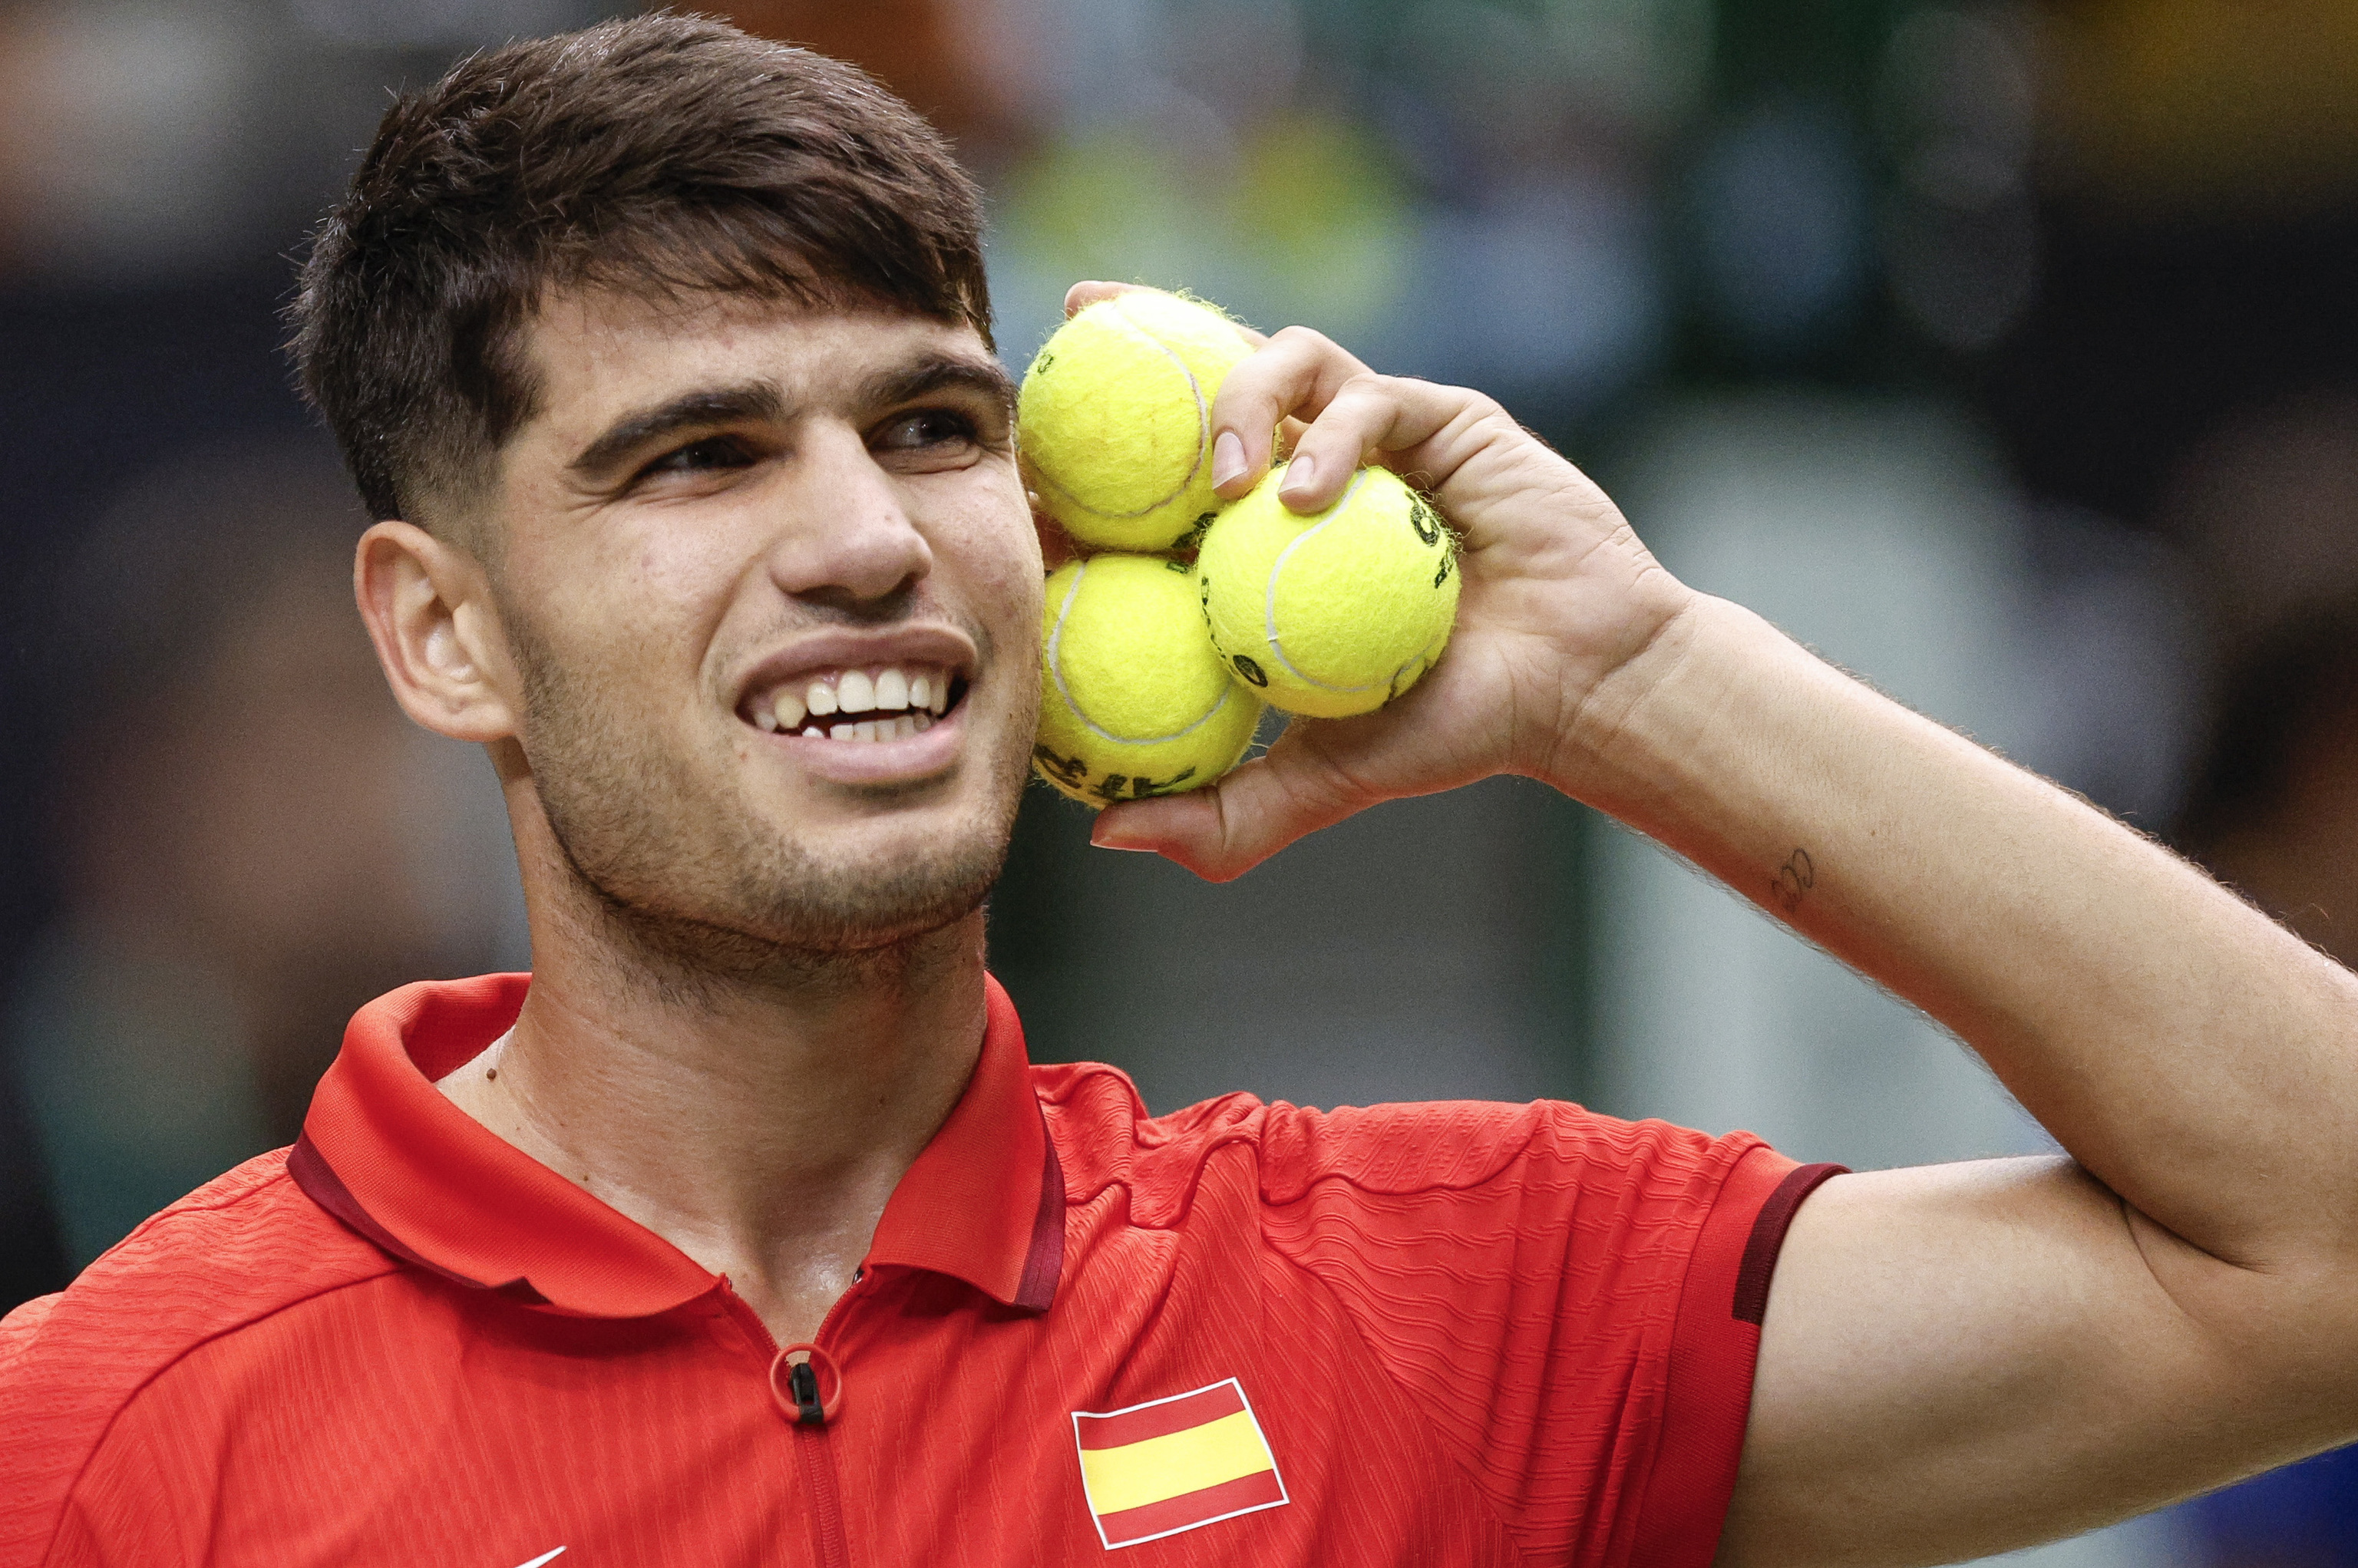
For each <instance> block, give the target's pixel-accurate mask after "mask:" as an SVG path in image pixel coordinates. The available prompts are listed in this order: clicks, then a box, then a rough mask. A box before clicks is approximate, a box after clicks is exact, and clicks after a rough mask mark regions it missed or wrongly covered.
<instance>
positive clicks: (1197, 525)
mask: <svg viewBox="0 0 2358 1568" xmlns="http://www.w3.org/2000/svg"><path fill="white" fill-rule="evenodd" d="M1249 352H1251V348H1250V345H1249V344H1248V343H1247V342H1246V341H1245V340H1244V339H1243V338H1242V337H1241V336H1239V335H1238V331H1237V330H1236V328H1235V327H1234V326H1233V325H1231V324H1230V323H1229V321H1228V318H1227V317H1225V316H1222V315H1221V314H1220V313H1219V312H1218V311H1217V310H1214V309H1213V308H1210V307H1209V306H1206V305H1201V304H1197V303H1196V302H1195V301H1193V300H1188V299H1182V298H1179V297H1175V296H1173V295H1168V294H1157V293H1152V292H1148V291H1145V290H1139V291H1136V292H1132V293H1128V294H1120V295H1117V296H1115V297H1113V298H1111V299H1101V300H1099V301H1098V303H1096V304H1095V305H1092V306H1090V307H1089V308H1087V309H1086V310H1083V311H1081V312H1080V313H1079V314H1078V315H1076V316H1075V317H1074V318H1073V319H1071V320H1069V321H1067V322H1065V324H1064V325H1063V326H1062V327H1060V328H1058V329H1057V330H1056V332H1055V336H1053V337H1051V338H1050V339H1049V340H1048V341H1047V342H1046V343H1044V344H1043V345H1042V346H1041V349H1040V351H1039V353H1038V354H1037V355H1035V356H1034V357H1033V361H1032V366H1031V368H1030V369H1029V370H1027V371H1026V372H1024V374H1023V386H1022V393H1021V395H1019V397H1018V398H1017V402H1016V428H1017V430H1018V431H1019V433H1020V439H1021V441H1022V448H1023V456H1024V459H1025V460H1026V462H1027V463H1028V465H1029V466H1030V469H1031V472H1032V477H1033V482H1034V484H1035V485H1036V486H1037V489H1038V492H1039V495H1040V501H1041V504H1042V505H1044V507H1046V508H1047V510H1048V513H1049V514H1050V515H1051V516H1053V517H1055V520H1056V521H1057V523H1059V524H1062V525H1063V527H1064V529H1065V532H1066V533H1068V534H1070V535H1072V536H1073V537H1074V538H1076V539H1077V540H1080V541H1081V542H1082V543H1083V544H1086V545H1095V546H1102V547H1104V548H1106V549H1112V550H1137V551H1155V550H1169V549H1175V548H1180V547H1184V546H1186V545H1188V544H1191V543H1193V542H1194V538H1195V535H1198V534H1199V533H1200V532H1201V530H1202V528H1203V526H1204V525H1205V524H1206V523H1208V522H1209V521H1210V518H1211V514H1212V513H1213V510H1214V508H1215V507H1217V504H1218V503H1217V501H1216V500H1215V499H1214V498H1213V495H1212V452H1211V447H1212V399H1213V398H1214V397H1215V396H1216V395H1217V394H1218V392H1219V390H1220V383H1221V382H1222V381H1224V380H1226V379H1227V377H1228V372H1229V371H1231V370H1233V369H1235V368H1236V366H1237V365H1238V363H1239V362H1241V361H1242V360H1243V359H1244V358H1245V356H1246V355H1247V354H1249Z"/></svg>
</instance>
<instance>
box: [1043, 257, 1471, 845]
mask: <svg viewBox="0 0 2358 1568" xmlns="http://www.w3.org/2000/svg"><path fill="white" fill-rule="evenodd" d="M1250 352H1251V350H1250V349H1249V346H1248V345H1247V344H1246V342H1245V341H1244V339H1243V337H1242V336H1241V335H1240V334H1239V333H1238V330H1237V329H1236V328H1235V327H1234V326H1233V325H1232V324H1231V323H1230V322H1229V321H1228V319H1227V318H1226V317H1224V316H1221V315H1220V314H1218V313H1217V311H1215V310H1213V309H1211V308H1208V307H1206V306H1203V305H1198V304H1195V303H1194V302H1193V301H1190V300H1185V299H1180V298H1176V297H1173V296H1170V295H1166V294H1158V293H1152V292H1148V291H1138V292H1131V293H1125V294H1121V295H1119V296H1117V297H1114V298H1111V299H1106V300H1100V301H1099V302H1098V303H1097V304H1095V305H1092V306H1090V307H1088V308H1087V309H1085V310H1082V311H1081V312H1079V313H1078V314H1077V315H1076V316H1075V317H1073V319H1071V320H1069V321H1067V322H1065V325H1064V326H1063V327H1062V328H1060V329H1059V330H1057V332H1056V333H1055V336H1054V337H1052V338H1050V339H1049V340H1048V341H1047V343H1046V344H1045V345H1044V346H1043V347H1042V349H1041V350H1040V352H1039V354H1038V356H1037V357H1036V358H1035V359H1034V360H1033V362H1032V367H1031V369H1030V370H1029V371H1028V372H1027V373H1025V375H1024V378H1023V388H1022V396H1021V399H1020V401H1019V403H1018V406H1017V422H1018V428H1019V430H1020V431H1021V433H1022V448H1023V454H1024V458H1025V460H1026V462H1027V464H1028V465H1029V467H1030V469H1031V472H1032V477H1033V482H1034V485H1035V487H1036V491H1037V493H1038V495H1039V497H1040V503H1041V505H1042V507H1043V508H1044V510H1045V511H1046V512H1048V514H1050V515H1051V516H1053V517H1054V518H1055V520H1056V522H1057V523H1058V524H1061V525H1062V526H1063V527H1064V529H1065V532H1066V533H1068V534H1070V535H1072V536H1073V538H1074V539H1076V541H1078V542H1080V543H1081V544H1082V545H1083V546H1085V547H1087V546H1098V547H1099V548H1100V549H1102V550H1106V551H1108V552H1116V551H1126V552H1150V551H1184V550H1186V549H1188V548H1190V547H1191V546H1196V545H1198V544H1200V546H1201V550H1200V553H1199V554H1198V556H1197V557H1196V559H1195V563H1194V565H1193V566H1190V565H1189V564H1187V563H1186V562H1185V561H1184V560H1180V559H1175V558H1173V557H1171V556H1168V555H1162V554H1129V553H1101V554H1094V555H1090V556H1087V557H1085V558H1083V559H1081V560H1078V561H1074V562H1071V563H1069V564H1067V565H1066V566H1065V567H1063V568H1060V569H1059V570H1058V571H1056V572H1055V575H1053V576H1052V577H1050V579H1048V584H1047V597H1046V601H1045V603H1044V606H1043V610H1042V617H1041V692H1040V697H1041V705H1040V729H1039V734H1038V738H1037V743H1036V744H1035V745H1034V747H1033V762H1034V765H1035V767H1036V769H1037V771H1038V772H1039V773H1040V776H1041V777H1042V778H1044V779H1045V780H1046V781H1047V782H1048V783H1049V784H1052V785H1054V786H1055V788H1056V789H1058V790H1059V791H1061V792H1063V793H1064V794H1065V795H1070V796H1071V797H1073V798H1074V799H1076V800H1078V801H1081V802H1083V803H1085V804H1087V805H1090V806H1109V805H1111V804H1113V803H1115V802H1117V801H1122V800H1136V799H1143V798H1148V797H1151V796H1154V795H1174V794H1178V793H1180V792H1182V791H1185V790H1191V789H1198V788H1201V787H1202V786H1203V785H1205V784H1211V783H1213V782H1215V781H1216V780H1217V779H1218V778H1219V777H1220V776H1221V775H1222V774H1223V773H1227V772H1228V770H1229V769H1230V768H1233V767H1235V766H1236V765H1237V763H1238V761H1239V760H1241V758H1242V757H1243V755H1244V752H1245V749H1246V747H1247V746H1248V745H1249V744H1250V742H1251V741H1252V736H1253V730H1254V728H1255V726H1256V724H1257V723H1258V722H1259V720H1260V714H1261V708H1262V703H1263V702H1264V701H1266V702H1268V703H1270V704H1271V705H1273V706H1275V707H1278V708H1283V709H1285V710H1287V711H1288V712H1292V713H1296V714H1302V715H1305V716H1309V717H1314V718H1322V719H1333V718H1342V717H1346V716H1347V715H1351V714H1358V713H1367V712H1370V711H1372V710H1373V709H1375V708H1380V707H1382V706H1383V705H1384V704H1385V703H1387V702H1389V701H1390V700H1391V699H1392V698H1393V697H1397V696H1399V695H1400V694H1401V692H1403V691H1406V690H1407V689H1408V688H1409V687H1411V686H1412V685H1414V684H1415V683H1416V680H1417V678H1418V677H1419V676H1422V674H1423V673H1424V671H1425V670H1426V669H1428V668H1430V667H1431V666H1432V665H1433V662H1434V661H1435V660H1436V659H1438V658H1439V657H1440V656H1441V651H1442V649H1443V647H1444V645H1445V644H1446V643H1447V642H1448V640H1449V632H1450V627H1451V625H1452V622H1454V620H1455V615H1456V610H1457V591H1458V574H1457V571H1456V564H1457V563H1456V540H1455V537H1454V536H1453V535H1451V534H1450V532H1449V531H1448V529H1447V528H1446V527H1444V525H1443V524H1442V522H1441V517H1440V514H1438V513H1437V512H1436V511H1435V510H1434V509H1433V505H1432V503H1429V502H1427V501H1426V500H1425V499H1424V498H1423V497H1422V496H1420V495H1418V494H1417V493H1416V492H1414V491H1412V490H1411V489H1410V488H1409V487H1408V486H1407V485H1406V484H1404V483H1402V482H1401V481H1400V479H1399V478H1397V477H1396V476H1395V475H1393V474H1392V473H1391V472H1390V470H1384V469H1380V468H1363V469H1360V470H1357V471H1356V472H1354V473H1353V475H1352V476H1351V481H1350V483H1349V485H1348V486H1347V488H1346V489H1345V491H1344V492H1343V494H1342V495H1341V496H1340V497H1339V498H1338V499H1337V500H1336V502H1335V503H1333V504H1332V505H1330V506H1328V507H1326V508H1325V510H1323V511H1321V512H1317V513H1314V514H1310V515H1307V516H1303V515H1300V514H1295V513H1293V512H1292V511H1291V510H1289V509H1288V508H1287V507H1286V506H1285V505H1284V503H1282V502H1281V501H1280V500H1279V499H1278V494H1277V491H1278V486H1279V485H1280V484H1281V483H1282V481H1283V475H1284V468H1283V465H1280V466H1279V467H1278V468H1277V469H1275V470H1271V472H1270V473H1269V474H1268V475H1267V476H1265V477H1264V478H1263V479H1262V481H1260V484H1258V485H1257V486H1255V487H1254V489H1253V490H1252V491H1251V492H1250V493H1249V494H1247V495H1246V496H1244V497H1243V498H1241V499H1240V500H1238V501H1237V502H1236V503H1233V504H1231V505H1227V506H1223V505H1222V504H1221V503H1220V502H1219V501H1218V499H1217V497H1216V496H1215V495H1214V494H1213V493H1212V481H1211V446H1212V424H1211V411H1212V404H1213V400H1214V398H1216V397H1217V395H1218V394H1219V389H1220V384H1221V383H1222V382H1223V381H1224V380H1225V379H1226V378H1227V376H1228V372H1229V371H1231V370H1233V369H1234V368H1235V367H1236V366H1237V365H1238V364H1239V363H1241V362H1243V361H1244V360H1245V359H1246V358H1247V357H1248V356H1249V353H1250Z"/></svg>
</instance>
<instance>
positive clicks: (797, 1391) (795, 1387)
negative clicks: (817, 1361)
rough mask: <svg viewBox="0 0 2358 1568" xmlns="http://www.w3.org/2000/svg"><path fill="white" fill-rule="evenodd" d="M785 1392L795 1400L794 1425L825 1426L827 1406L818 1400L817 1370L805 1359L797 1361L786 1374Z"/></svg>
mask: <svg viewBox="0 0 2358 1568" xmlns="http://www.w3.org/2000/svg"><path fill="white" fill-rule="evenodd" d="M786 1392H787V1393H788V1394H790V1395H792V1396H793V1398H794V1401H795V1425H796V1426H825V1425H826V1424H827V1407H826V1406H824V1405H822V1404H820V1403H819V1402H818V1371H817V1368H814V1367H813V1366H812V1365H811V1364H810V1363H809V1362H807V1361H797V1362H795V1365H794V1368H793V1369H792V1370H791V1371H789V1372H788V1373H787V1374H786Z"/></svg>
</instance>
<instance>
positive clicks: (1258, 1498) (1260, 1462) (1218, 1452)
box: [1073, 1378, 1286, 1551]
mask: <svg viewBox="0 0 2358 1568" xmlns="http://www.w3.org/2000/svg"><path fill="white" fill-rule="evenodd" d="M1073 1440H1074V1442H1075V1443H1076V1444H1078V1445H1079V1447H1080V1451H1081V1486H1082V1487H1083V1488H1084V1489H1085V1490H1087V1493H1088V1498H1089V1513H1090V1515H1091V1516H1092V1517H1093V1518H1094V1519H1096V1520H1097V1526H1098V1539H1099V1540H1101V1541H1104V1542H1105V1543H1106V1549H1107V1550H1108V1551H1111V1550H1112V1549H1113V1548H1115V1547H1117V1546H1136V1545H1137V1544H1138V1543H1139V1542H1140V1541H1159V1540H1161V1539H1162V1538H1163V1537H1164V1536H1166V1535H1176V1534H1178V1533H1179V1532H1180V1531H1181V1530H1194V1529H1195V1528H1196V1527H1197V1526H1198V1525H1206V1524H1216V1523H1217V1522H1218V1521H1219V1520H1221V1519H1234V1518H1236V1516H1237V1515H1238V1514H1249V1513H1253V1512H1256V1511H1258V1510H1259V1509H1273V1508H1275V1507H1277V1506H1278V1505H1279V1504H1280V1503H1282V1502H1284V1501H1285V1500H1286V1497H1285V1483H1284V1482H1283V1481H1282V1480H1280V1479H1278V1475H1277V1460H1276V1458H1275V1457H1274V1456H1273V1455H1271V1453H1270V1451H1269V1439H1268V1438H1266V1437H1264V1436H1262V1435H1261V1430H1260V1422H1259V1421H1258V1420H1256V1419H1255V1418H1254V1416H1253V1412H1252V1406H1251V1405H1250V1404H1249V1403H1248V1402H1247V1401H1246V1400H1245V1391H1244V1389H1243V1387H1242V1386H1241V1385H1240V1384H1238V1381H1237V1380H1236V1379H1234V1378H1230V1379H1228V1380H1227V1381H1226V1382H1222V1383H1214V1384H1213V1385H1212V1386H1211V1387H1210V1388H1207V1389H1197V1390H1195V1391H1194V1392H1193V1393H1186V1394H1173V1395H1172V1396H1171V1397H1170V1398H1168V1399H1163V1400H1147V1401H1146V1402H1145V1403H1144V1404H1142V1405H1131V1406H1130V1408H1129V1409H1127V1410H1118V1411H1106V1412H1105V1413H1103V1414H1098V1412H1096V1411H1074V1412H1073Z"/></svg>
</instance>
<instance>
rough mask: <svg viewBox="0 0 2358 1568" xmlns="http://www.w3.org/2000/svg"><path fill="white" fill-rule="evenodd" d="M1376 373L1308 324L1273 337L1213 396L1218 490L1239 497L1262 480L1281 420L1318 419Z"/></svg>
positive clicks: (1225, 497)
mask: <svg viewBox="0 0 2358 1568" xmlns="http://www.w3.org/2000/svg"><path fill="white" fill-rule="evenodd" d="M1368 374H1372V372H1370V371H1369V370H1368V367H1367V366H1366V365H1364V364H1362V363H1361V362H1359V361H1358V360H1357V359H1355V358H1354V357H1352V355H1351V354H1349V353H1348V352H1347V351H1345V350H1344V349H1343V348H1342V347H1341V345H1339V344H1337V343H1336V341H1334V340H1333V339H1331V338H1328V337H1327V336H1325V334H1324V333H1321V332H1314V331H1312V330H1310V329H1309V328H1307V327H1288V328H1286V329H1285V330H1283V331H1281V332H1280V333H1278V334H1277V336H1275V337H1273V338H1271V339H1270V340H1269V341H1268V343H1267V345H1266V346H1264V347H1263V348H1262V349H1261V350H1260V352H1258V353H1256V354H1254V355H1253V356H1252V357H1251V358H1250V359H1249V360H1247V361H1245V362H1244V363H1242V364H1240V365H1238V366H1237V368H1236V369H1234V370H1232V371H1230V372H1229V373H1228V378H1227V379H1226V380H1224V381H1223V382H1221V383H1220V391H1219V395H1218V396H1217V397H1215V398H1214V399H1213V400H1212V430H1213V438H1212V441H1213V451H1214V454H1215V461H1214V466H1213V470H1212V471H1213V476H1214V477H1213V485H1212V488H1213V490H1214V492H1216V493H1217V494H1218V495H1219V496H1220V497H1221V499H1223V500H1226V501H1234V500H1235V499H1236V498H1237V497H1238V496H1240V495H1242V494H1243V493H1244V492H1246V491H1248V490H1250V489H1251V488H1252V487H1253V486H1254V485H1256V484H1258V483H1260V476H1261V475H1263V474H1265V473H1267V472H1268V471H1269V465H1270V463H1271V460H1272V458H1273V456H1274V453H1273V450H1272V447H1273V441H1272V438H1273V436H1274V434H1275V432H1276V430H1277V427H1278V424H1279V422H1280V421H1281V420H1284V419H1288V418H1290V417H1293V416H1300V417H1302V418H1304V419H1314V418H1315V416H1317V414H1318V412H1319V410H1321V409H1323V408H1324V407H1325V406H1326V405H1327V404H1328V403H1329V402H1330V401H1332V400H1333V398H1334V396H1335V395H1336V393H1337V392H1339V391H1340V390H1341V389H1342V387H1343V384H1344V383H1346V382H1347V381H1349V380H1350V379H1351V378H1352V377H1353V376H1355V375H1368ZM1223 458H1225V459H1227V460H1226V461H1221V460H1220V459H1223Z"/></svg>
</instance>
